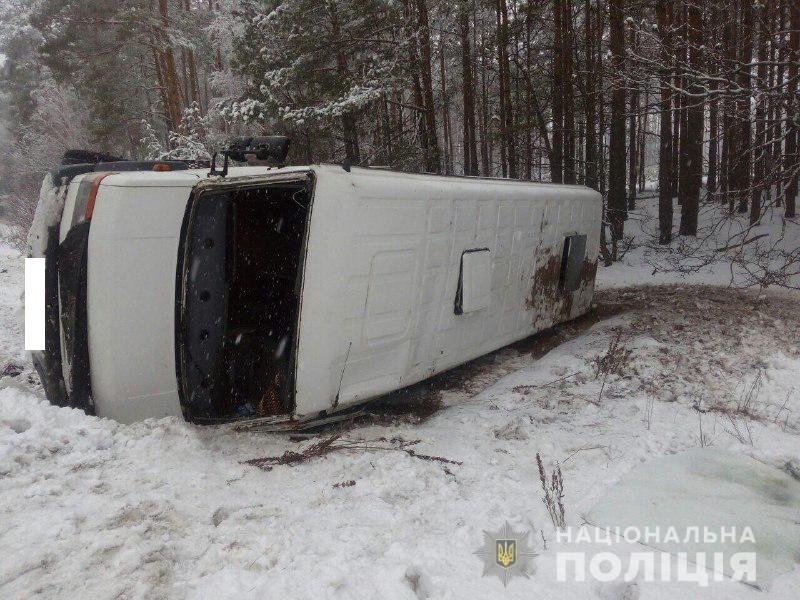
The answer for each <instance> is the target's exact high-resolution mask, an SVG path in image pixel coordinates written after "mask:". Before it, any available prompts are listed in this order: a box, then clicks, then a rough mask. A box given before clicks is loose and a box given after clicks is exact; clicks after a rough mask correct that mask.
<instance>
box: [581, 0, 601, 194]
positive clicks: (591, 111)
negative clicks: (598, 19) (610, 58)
mask: <svg viewBox="0 0 800 600" xmlns="http://www.w3.org/2000/svg"><path fill="white" fill-rule="evenodd" d="M593 12H594V11H593V10H592V4H591V0H584V5H583V14H584V17H583V21H584V28H585V29H584V36H585V40H584V42H585V48H584V51H585V53H586V69H585V82H584V111H585V113H586V155H585V156H586V159H585V163H586V185H587V186H588V187H590V188H594V189H597V188H598V182H597V93H596V92H597V83H596V78H597V67H596V63H597V58H596V57H597V52H596V51H595V40H594V36H595V34H594V27H593V26H592V23H593V20H594V15H593Z"/></svg>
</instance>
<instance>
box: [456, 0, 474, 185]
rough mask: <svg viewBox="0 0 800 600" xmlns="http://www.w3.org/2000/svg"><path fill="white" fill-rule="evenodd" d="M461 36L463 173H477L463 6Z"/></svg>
mask: <svg viewBox="0 0 800 600" xmlns="http://www.w3.org/2000/svg"><path fill="white" fill-rule="evenodd" d="M459 33H460V37H461V78H462V101H463V113H464V119H463V128H464V140H463V145H464V148H463V151H464V175H477V174H478V149H477V147H476V145H475V89H474V83H473V78H472V59H471V57H470V55H471V53H470V44H469V13H468V12H467V10H466V8H464V9H463V10H462V11H461V13H460V15H459Z"/></svg>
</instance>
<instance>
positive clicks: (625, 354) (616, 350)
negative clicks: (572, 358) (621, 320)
mask: <svg viewBox="0 0 800 600" xmlns="http://www.w3.org/2000/svg"><path fill="white" fill-rule="evenodd" d="M621 341H622V331H621V330H617V332H616V333H615V334H614V337H612V338H611V341H610V342H609V344H608V350H607V351H606V353H605V354H603V355H601V356H598V357H596V358H595V359H594V360H593V361H592V363H593V364H594V377H595V379H597V378H598V377H600V375H602V376H603V383H602V384H601V385H600V394H599V395H598V397H597V402H598V403H599V402H600V400H601V399H602V398H603V391H604V390H605V388H606V381H607V380H608V376H609V375H612V374H613V375H618V376H622V375H623V372H624V369H625V366H626V365H627V364H628V359H630V357H631V354H633V350H629V349H628V348H626V347H625V346H624V345H622V344H621Z"/></svg>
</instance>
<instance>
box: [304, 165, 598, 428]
mask: <svg viewBox="0 0 800 600" xmlns="http://www.w3.org/2000/svg"><path fill="white" fill-rule="evenodd" d="M599 210H600V202H599V196H597V195H596V194H594V193H592V192H589V191H588V190H584V189H581V188H577V187H563V186H561V187H559V186H538V187H534V186H530V187H525V186H519V185H508V184H506V183H503V182H479V181H471V180H457V179H448V180H441V179H438V178H431V179H423V178H413V179H411V178H404V177H402V176H400V177H397V176H395V175H393V174H391V173H379V172H364V171H361V170H358V171H354V172H353V174H347V175H345V174H343V173H342V174H338V173H337V174H335V175H334V174H331V173H325V172H323V173H322V174H321V175H320V178H319V182H318V187H317V190H316V194H315V202H314V210H313V214H312V218H311V225H310V233H309V236H310V237H309V244H308V255H307V259H306V271H305V279H304V281H305V284H304V290H303V307H302V312H301V322H300V339H299V346H298V348H299V353H298V370H297V374H298V377H297V404H296V413H297V414H298V415H299V416H307V415H313V414H315V413H318V412H319V411H322V410H330V409H337V408H339V407H342V406H344V405H347V404H353V403H357V402H360V401H363V400H366V399H369V398H372V397H375V396H377V395H380V394H383V393H386V392H388V391H392V390H394V389H397V388H400V387H403V386H405V385H410V384H412V383H415V382H417V381H420V380H422V379H425V378H426V377H429V376H431V375H433V374H435V373H438V372H441V371H443V370H446V369H448V368H451V367H453V366H456V365H459V364H462V363H464V362H466V361H468V360H471V359H473V358H476V357H478V356H481V355H483V354H486V353H487V352H491V351H493V350H496V349H497V348H500V347H502V346H505V345H507V344H509V343H511V342H514V341H516V340H519V339H522V338H524V337H527V336H529V335H531V334H533V333H535V332H537V331H540V330H542V329H545V328H547V327H550V326H552V325H553V324H555V323H558V322H561V321H565V320H569V319H570V318H574V317H576V316H578V315H580V314H582V313H583V312H585V311H586V310H587V309H588V307H589V304H590V302H591V297H592V291H593V285H594V269H595V268H596V257H597V247H598V241H599V212H598V211H599ZM576 234H578V235H582V236H583V235H585V236H586V238H585V247H586V253H585V258H584V261H583V262H584V265H583V268H582V272H581V276H580V284H579V285H578V287H577V289H575V290H574V291H570V292H569V293H567V292H564V291H562V290H561V289H560V288H559V285H560V284H559V269H560V266H561V261H562V253H563V248H564V241H565V238H567V237H569V236H571V235H576ZM480 248H484V249H488V250H489V251H490V252H491V269H492V277H491V281H492V283H491V302H490V304H489V306H487V307H486V308H483V309H480V310H478V311H475V312H472V313H469V314H455V311H454V301H455V298H456V291H457V288H458V285H459V268H460V261H461V256H462V254H463V253H464V252H465V251H469V250H476V249H480Z"/></svg>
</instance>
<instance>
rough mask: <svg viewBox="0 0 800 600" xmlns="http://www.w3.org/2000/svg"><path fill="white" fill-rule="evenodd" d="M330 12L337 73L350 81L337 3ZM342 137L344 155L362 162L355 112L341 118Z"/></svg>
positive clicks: (330, 4) (329, 7) (355, 162)
mask: <svg viewBox="0 0 800 600" xmlns="http://www.w3.org/2000/svg"><path fill="white" fill-rule="evenodd" d="M328 11H329V15H330V19H331V29H332V31H333V37H334V40H336V41H335V43H336V72H337V74H338V75H339V77H341V78H342V79H344V80H347V79H349V76H350V67H349V65H348V60H347V54H346V52H345V48H344V42H343V40H342V29H341V24H340V23H339V14H338V11H337V7H336V3H335V2H330V3H329V4H328ZM341 121H342V135H343V137H344V155H345V158H346V159H347V160H348V161H350V162H351V163H352V164H355V165H357V164H359V163H360V162H361V152H360V149H359V143H358V123H357V119H356V115H355V114H354V113H353V111H347V112H345V113H343V114H342V116H341Z"/></svg>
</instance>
